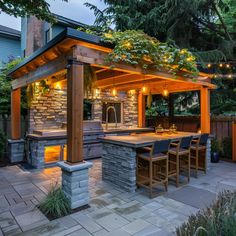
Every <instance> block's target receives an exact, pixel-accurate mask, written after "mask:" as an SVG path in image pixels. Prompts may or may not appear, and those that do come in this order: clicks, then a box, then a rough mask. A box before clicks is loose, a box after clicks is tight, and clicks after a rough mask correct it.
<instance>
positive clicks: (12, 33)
mask: <svg viewBox="0 0 236 236" xmlns="http://www.w3.org/2000/svg"><path fill="white" fill-rule="evenodd" d="M0 34H1V35H5V36H8V37H14V38H20V35H21V34H20V31H19V30H15V29H12V28H9V27H6V26H3V25H0Z"/></svg>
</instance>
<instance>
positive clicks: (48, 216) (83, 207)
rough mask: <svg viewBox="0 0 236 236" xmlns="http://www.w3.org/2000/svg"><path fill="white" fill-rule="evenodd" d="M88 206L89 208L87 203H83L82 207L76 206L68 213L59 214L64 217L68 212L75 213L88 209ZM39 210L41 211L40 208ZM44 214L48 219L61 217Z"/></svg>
mask: <svg viewBox="0 0 236 236" xmlns="http://www.w3.org/2000/svg"><path fill="white" fill-rule="evenodd" d="M88 208H90V206H89V205H88V204H87V205H85V206H82V207H78V208H76V209H73V210H71V211H70V212H69V213H68V214H66V215H63V216H61V217H64V216H67V215H70V214H73V213H76V212H79V211H83V210H86V209H88ZM38 209H39V210H40V207H38ZM40 211H41V210H40ZM41 212H42V213H43V214H44V212H43V211H41ZM44 215H45V216H46V217H47V218H48V220H50V221H52V220H56V219H59V218H61V217H55V216H54V215H51V214H48V215H46V214H44Z"/></svg>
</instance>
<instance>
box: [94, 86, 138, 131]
mask: <svg viewBox="0 0 236 236" xmlns="http://www.w3.org/2000/svg"><path fill="white" fill-rule="evenodd" d="M103 101H107V102H112V101H114V102H121V103H122V106H123V111H122V115H123V117H122V120H123V124H120V125H119V126H120V127H138V93H137V92H136V93H135V94H131V93H129V92H119V95H118V96H117V97H114V96H112V95H111V92H110V90H104V91H101V94H100V98H99V99H95V100H94V102H93V119H94V120H102V103H103Z"/></svg>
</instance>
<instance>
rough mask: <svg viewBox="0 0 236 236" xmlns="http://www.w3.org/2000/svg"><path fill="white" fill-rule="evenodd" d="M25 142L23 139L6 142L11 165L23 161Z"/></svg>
mask: <svg viewBox="0 0 236 236" xmlns="http://www.w3.org/2000/svg"><path fill="white" fill-rule="evenodd" d="M24 147H25V141H24V140H23V139H18V140H10V139H9V140H8V151H9V159H10V162H11V163H17V162H21V161H23V159H24V154H25V152H24V150H25V148H24Z"/></svg>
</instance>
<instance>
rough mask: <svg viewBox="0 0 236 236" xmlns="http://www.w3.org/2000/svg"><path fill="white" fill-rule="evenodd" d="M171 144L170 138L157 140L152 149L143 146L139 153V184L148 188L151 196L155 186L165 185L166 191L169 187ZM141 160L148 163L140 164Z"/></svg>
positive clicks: (137, 173)
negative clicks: (169, 152) (169, 151)
mask: <svg viewBox="0 0 236 236" xmlns="http://www.w3.org/2000/svg"><path fill="white" fill-rule="evenodd" d="M169 145H170V140H162V141H157V142H155V143H154V144H153V145H152V147H151V149H150V148H149V147H147V149H143V148H142V150H141V152H140V153H137V171H136V175H137V185H138V186H139V187H145V188H148V189H149V195H150V197H151V198H152V196H153V188H155V187H157V186H159V185H163V186H164V187H165V190H166V191H167V189H168V150H169ZM145 150H146V152H145ZM148 150H149V151H148ZM141 162H145V163H146V164H144V163H142V164H140V163H141Z"/></svg>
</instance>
